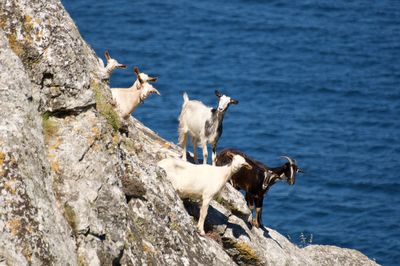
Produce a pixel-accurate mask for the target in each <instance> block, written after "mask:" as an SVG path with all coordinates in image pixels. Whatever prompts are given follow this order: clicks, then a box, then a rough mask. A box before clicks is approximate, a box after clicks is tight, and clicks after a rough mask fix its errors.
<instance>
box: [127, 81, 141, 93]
mask: <svg viewBox="0 0 400 266" xmlns="http://www.w3.org/2000/svg"><path fill="white" fill-rule="evenodd" d="M141 88H142V84H141V83H140V81H139V79H136V80H135V82H134V83H133V84H132V86H131V87H130V88H129V89H130V90H134V91H137V90H140V89H141Z"/></svg>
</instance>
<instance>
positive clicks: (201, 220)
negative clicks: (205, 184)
mask: <svg viewBox="0 0 400 266" xmlns="http://www.w3.org/2000/svg"><path fill="white" fill-rule="evenodd" d="M210 201H211V199H210V198H206V199H203V202H202V204H201V209H200V217H199V222H198V224H197V228H198V229H199V231H200V235H205V232H204V221H205V219H206V216H207V212H208V205H210Z"/></svg>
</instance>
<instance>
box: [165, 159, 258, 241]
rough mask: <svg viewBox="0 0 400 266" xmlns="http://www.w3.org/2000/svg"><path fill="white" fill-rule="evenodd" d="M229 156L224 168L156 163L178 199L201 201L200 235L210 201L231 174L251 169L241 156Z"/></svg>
mask: <svg viewBox="0 0 400 266" xmlns="http://www.w3.org/2000/svg"><path fill="white" fill-rule="evenodd" d="M231 156H232V162H231V163H230V164H228V165H225V166H211V165H196V164H192V163H189V162H185V161H183V160H181V159H176V158H167V159H164V160H162V161H160V162H159V163H158V166H160V167H161V168H163V169H164V170H165V172H166V173H167V177H168V179H169V180H170V181H171V182H172V185H173V187H174V188H175V190H176V191H177V192H178V194H179V196H180V197H182V198H191V199H201V200H202V205H201V209H200V217H199V222H198V224H197V227H198V229H199V231H200V234H202V235H204V220H205V218H206V216H207V212H208V205H209V204H210V201H211V200H212V199H213V198H214V197H215V196H216V195H218V194H219V192H220V191H221V190H222V188H223V187H224V185H225V184H226V182H227V181H228V180H229V179H230V178H231V176H232V175H233V174H235V173H236V172H238V171H239V170H240V169H241V168H242V167H246V168H248V169H251V166H250V164H248V163H247V162H246V160H245V159H244V158H243V157H242V156H240V155H234V154H231Z"/></svg>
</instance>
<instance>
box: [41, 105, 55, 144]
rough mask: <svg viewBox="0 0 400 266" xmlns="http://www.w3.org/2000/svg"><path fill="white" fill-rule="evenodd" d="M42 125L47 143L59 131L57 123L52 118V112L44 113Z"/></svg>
mask: <svg viewBox="0 0 400 266" xmlns="http://www.w3.org/2000/svg"><path fill="white" fill-rule="evenodd" d="M42 126H43V135H44V141H45V143H49V140H50V139H51V138H52V137H53V136H54V135H55V134H56V133H57V130H58V129H57V124H56V122H55V121H54V120H52V118H51V116H50V113H49V112H45V113H43V114H42Z"/></svg>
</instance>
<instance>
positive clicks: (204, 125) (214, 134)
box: [178, 90, 239, 165]
mask: <svg viewBox="0 0 400 266" xmlns="http://www.w3.org/2000/svg"><path fill="white" fill-rule="evenodd" d="M215 95H216V96H217V97H218V99H219V102H218V107H217V108H211V107H208V106H206V105H204V104H203V103H202V102H200V101H196V100H189V97H188V95H187V94H186V92H185V93H184V94H183V105H182V111H181V114H180V115H179V129H178V132H179V145H180V146H181V147H182V148H183V160H185V161H186V143H187V136H188V133H190V135H191V136H192V143H193V155H194V161H195V163H198V159H197V146H198V144H199V142H200V145H201V146H202V148H203V164H207V157H208V151H207V144H209V143H210V144H211V148H212V165H215V157H216V150H217V143H218V140H219V138H220V136H221V134H222V121H223V120H224V115H225V112H226V110H228V107H229V105H231V104H238V103H239V101H237V100H234V99H232V98H231V97H229V96H226V95H222V94H221V93H220V92H219V91H218V90H216V91H215Z"/></svg>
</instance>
